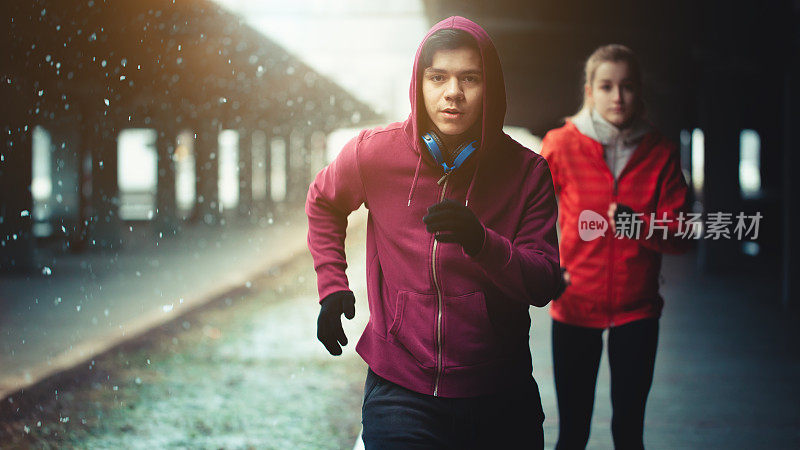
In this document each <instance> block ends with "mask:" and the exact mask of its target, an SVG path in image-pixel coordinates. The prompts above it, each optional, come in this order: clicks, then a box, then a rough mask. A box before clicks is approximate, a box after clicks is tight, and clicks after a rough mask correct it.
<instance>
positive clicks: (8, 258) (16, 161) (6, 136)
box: [0, 122, 35, 271]
mask: <svg viewBox="0 0 800 450" xmlns="http://www.w3.org/2000/svg"><path fill="white" fill-rule="evenodd" d="M6 123H8V122H6ZM0 131H1V132H2V133H3V136H2V138H0V139H2V141H0V142H2V145H1V146H0V270H3V271H30V270H33V269H34V267H33V265H34V258H33V256H34V255H33V252H34V244H35V241H34V237H33V195H32V194H31V182H32V174H33V167H32V161H33V146H32V144H33V139H32V137H33V134H32V133H33V128H32V127H31V126H28V125H22V126H19V127H13V128H12V126H9V125H5V126H3V127H2V128H0Z"/></svg>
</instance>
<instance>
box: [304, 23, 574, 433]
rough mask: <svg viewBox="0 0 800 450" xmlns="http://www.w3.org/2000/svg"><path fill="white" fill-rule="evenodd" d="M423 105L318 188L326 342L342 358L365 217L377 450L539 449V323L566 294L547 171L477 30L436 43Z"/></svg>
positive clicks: (416, 75)
mask: <svg viewBox="0 0 800 450" xmlns="http://www.w3.org/2000/svg"><path fill="white" fill-rule="evenodd" d="M410 97H411V114H410V116H409V117H408V119H407V120H406V121H404V122H402V123H394V124H391V125H388V126H387V127H385V128H376V129H372V130H364V131H362V132H361V133H360V134H359V135H358V137H356V138H354V139H353V140H351V141H350V142H349V143H347V144H346V145H345V147H344V148H343V149H342V151H341V152H340V154H339V156H338V157H337V158H336V159H335V160H334V161H333V162H332V163H331V164H330V165H329V166H327V167H326V168H324V169H323V170H322V171H321V172H320V173H319V174H317V176H316V178H315V180H314V182H313V183H312V184H311V187H310V188H309V191H308V198H307V200H306V213H307V215H308V223H309V233H308V246H309V249H310V250H311V254H312V256H313V258H314V268H315V270H316V272H317V281H318V288H319V296H320V299H321V300H320V304H321V310H320V315H319V319H318V322H317V327H318V328H317V336H318V338H319V340H320V341H322V343H323V344H324V345H325V347H326V348H327V349H328V351H329V352H330V353H331V354H333V355H339V354H341V351H342V350H341V347H340V345H345V344H346V343H347V338H346V336H345V335H344V332H343V330H342V325H341V315H342V314H344V315H345V317H347V318H348V319H350V318H352V317H353V316H354V314H355V307H354V305H355V298H354V296H353V293H352V292H351V291H350V289H349V287H348V281H347V277H346V276H345V268H346V266H347V263H346V260H345V253H344V239H345V230H346V226H347V216H348V215H349V214H350V212H352V211H354V210H356V209H357V208H359V207H360V206H361V204H364V205H365V206H366V207H367V208H368V210H369V218H368V222H367V297H368V302H369V311H370V317H369V323H368V324H367V327H366V329H365V330H364V333H363V334H362V336H361V339H360V340H359V342H358V344H357V345H356V351H357V352H358V353H359V355H361V356H362V357H363V358H364V361H366V363H367V364H368V365H369V370H368V373H367V380H366V383H365V388H364V404H363V408H362V423H363V425H364V430H363V438H364V442H365V444H366V446H367V448H412V447H413V448H419V447H426V448H456V447H457V448H472V447H486V446H492V447H496V446H497V445H500V447H501V448H506V447H507V446H508V445H513V446H517V445H525V446H526V448H541V447H542V446H543V435H542V422H543V420H544V414H543V412H542V407H541V400H540V398H539V390H538V387H537V385H536V382H535V381H534V379H533V377H532V365H531V355H530V349H529V345H528V341H529V335H528V332H529V329H530V316H529V315H528V308H529V306H530V305H535V306H540V307H541V306H544V305H546V304H547V303H548V302H549V301H550V299H551V298H552V297H553V296H554V294H555V293H556V291H557V289H558V287H559V283H560V279H561V276H560V267H559V255H558V242H557V238H556V228H555V224H556V216H557V209H556V201H555V194H554V190H553V181H552V178H551V175H550V169H549V168H548V165H547V162H546V161H545V160H544V158H542V157H540V156H539V155H537V154H535V153H533V152H531V151H530V150H528V149H527V148H525V147H523V146H522V145H520V144H519V143H517V142H515V141H514V140H512V139H511V138H510V137H509V136H508V135H506V134H504V133H503V131H502V127H503V120H504V117H505V112H506V94H505V85H504V81H503V73H502V69H501V67H500V60H499V58H498V55H497V51H496V49H495V47H494V44H493V43H492V41H491V39H490V38H489V36H488V35H487V34H486V32H485V31H484V30H483V29H482V28H481V27H480V26H478V25H477V24H475V23H473V22H471V21H469V20H467V19H465V18H463V17H450V18H448V19H445V20H443V21H441V22H439V23H438V24H436V25H435V26H434V27H433V28H432V29H431V30H430V31H429V32H428V34H427V35H426V36H425V39H424V40H423V43H422V44H421V45H420V47H419V49H418V50H417V54H416V58H415V61H414V70H413V76H412V80H411V89H410ZM504 443H505V444H507V445H503V444H504Z"/></svg>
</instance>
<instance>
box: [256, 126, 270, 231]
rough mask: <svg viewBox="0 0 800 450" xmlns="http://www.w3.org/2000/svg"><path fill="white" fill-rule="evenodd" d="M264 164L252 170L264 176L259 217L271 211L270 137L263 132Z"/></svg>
mask: <svg viewBox="0 0 800 450" xmlns="http://www.w3.org/2000/svg"><path fill="white" fill-rule="evenodd" d="M263 139H264V152H265V153H264V164H263V167H254V168H253V170H260V171H261V172H262V173H263V174H264V182H265V183H266V192H265V193H264V199H263V200H261V202H260V205H259V207H260V211H261V214H260V215H261V216H262V217H263V216H266V214H268V213H269V212H270V211H271V210H272V206H273V205H272V135H271V134H270V133H267V132H266V131H265V132H264V135H263Z"/></svg>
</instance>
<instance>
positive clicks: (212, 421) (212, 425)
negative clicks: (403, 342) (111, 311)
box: [0, 224, 367, 449]
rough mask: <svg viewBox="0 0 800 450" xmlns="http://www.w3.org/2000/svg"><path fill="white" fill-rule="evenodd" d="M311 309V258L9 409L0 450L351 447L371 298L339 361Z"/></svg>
mask: <svg viewBox="0 0 800 450" xmlns="http://www.w3.org/2000/svg"><path fill="white" fill-rule="evenodd" d="M363 232H364V228H363V224H362V225H361V226H360V227H359V226H358V225H355V227H353V228H351V233H353V236H354V239H352V240H350V241H349V242H348V243H349V244H351V245H350V246H349V247H348V255H352V256H351V257H352V261H353V263H352V264H351V267H350V268H349V269H348V272H350V273H351V277H352V279H353V280H354V281H353V289H354V291H355V292H356V295H357V296H358V297H359V298H365V297H364V285H363V282H359V279H363V275H362V276H361V277H359V276H358V274H363V272H364V270H365V269H364V265H363V262H362V261H363V258H364V257H363V254H364V249H363V242H364V240H363ZM359 244H360V245H359ZM318 310H319V306H318V303H317V296H316V284H315V278H314V271H313V267H312V264H311V259H310V256H308V255H304V256H303V257H300V258H295V259H294V260H293V261H291V262H290V263H287V264H284V265H282V266H279V267H276V268H273V269H272V270H271V271H270V272H269V274H268V275H267V276H265V277H263V278H261V279H258V280H254V281H253V282H252V283H251V287H250V288H249V289H247V290H245V291H241V290H240V291H237V292H235V293H234V294H233V295H223V296H221V297H220V298H218V299H217V300H215V301H213V302H212V303H211V304H209V305H208V306H206V307H203V308H201V309H200V310H198V311H196V312H192V313H189V314H188V315H186V316H183V317H179V318H177V319H176V320H174V321H172V322H170V323H168V324H166V325H163V326H161V327H158V328H157V329H155V330H153V331H151V332H150V333H148V334H146V335H145V336H143V337H141V338H139V339H136V340H134V341H133V342H129V343H127V344H124V345H123V346H121V347H118V348H115V349H114V350H113V351H111V352H110V353H108V354H105V355H102V356H100V357H98V358H96V359H94V360H93V361H90V362H89V363H87V364H86V365H81V366H80V367H78V368H75V369H73V370H72V371H70V372H68V373H66V374H62V375H59V376H56V377H53V378H51V379H49V380H46V381H45V382H43V383H40V384H39V385H37V386H35V387H34V388H31V389H29V390H27V391H26V393H25V395H24V396H22V397H19V396H15V397H12V400H15V401H16V404H15V403H12V402H4V404H3V405H2V410H0V411H2V416H0V417H2V421H0V423H2V427H0V443H2V445H0V447H2V448H27V447H35V448H56V447H58V448H60V447H68V448H166V447H171V448H176V447H177V448H259V449H261V448H275V449H285V448H314V449H316V448H320V449H325V448H331V449H333V448H352V446H353V443H354V442H355V439H356V436H357V435H358V433H359V431H360V415H361V409H360V406H361V392H362V389H363V380H364V376H365V374H366V365H365V364H364V362H363V361H362V360H361V359H360V357H358V355H357V354H356V353H355V351H354V350H353V347H354V342H355V341H356V340H357V338H358V336H359V335H360V332H361V331H362V330H363V328H364V326H365V325H366V319H367V311H366V302H359V305H358V306H357V315H356V318H355V319H353V320H352V321H346V323H345V330H346V332H347V334H348V336H349V337H350V339H351V344H350V345H348V346H347V347H345V351H344V353H343V355H342V356H340V357H336V358H334V357H332V356H330V355H329V354H328V353H327V352H326V350H325V349H324V347H323V346H322V345H321V344H320V343H319V342H318V341H317V339H316V317H317V313H318ZM16 408H19V412H17V411H16Z"/></svg>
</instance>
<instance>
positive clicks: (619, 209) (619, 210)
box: [614, 203, 634, 224]
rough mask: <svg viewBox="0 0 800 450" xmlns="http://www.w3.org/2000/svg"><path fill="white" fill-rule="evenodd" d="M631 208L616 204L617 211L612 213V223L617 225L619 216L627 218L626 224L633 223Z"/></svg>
mask: <svg viewBox="0 0 800 450" xmlns="http://www.w3.org/2000/svg"><path fill="white" fill-rule="evenodd" d="M633 213H634V211H633V208H631V207H630V206H628V205H623V204H622V203H617V210H616V211H614V223H615V224H616V223H619V215H620V214H625V216H626V217H627V218H628V222H631V221H633Z"/></svg>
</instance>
